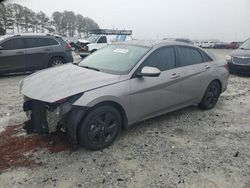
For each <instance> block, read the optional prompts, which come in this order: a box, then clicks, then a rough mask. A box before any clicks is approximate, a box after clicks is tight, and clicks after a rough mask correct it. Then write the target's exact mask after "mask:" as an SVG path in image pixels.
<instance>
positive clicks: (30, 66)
mask: <svg viewBox="0 0 250 188" xmlns="http://www.w3.org/2000/svg"><path fill="white" fill-rule="evenodd" d="M72 61H73V57H72V52H71V46H70V45H69V44H67V43H66V42H65V41H64V40H63V39H62V38H61V37H59V36H55V35H49V34H20V35H4V36H1V37H0V74H3V73H11V72H21V71H33V70H39V69H44V68H47V67H52V66H56V65H59V64H64V63H68V62H72Z"/></svg>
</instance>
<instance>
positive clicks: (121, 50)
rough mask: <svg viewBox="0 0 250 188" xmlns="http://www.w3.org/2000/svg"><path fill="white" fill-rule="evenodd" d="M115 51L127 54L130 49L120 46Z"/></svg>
mask: <svg viewBox="0 0 250 188" xmlns="http://www.w3.org/2000/svg"><path fill="white" fill-rule="evenodd" d="M114 52H117V53H123V54H126V53H128V49H119V48H117V49H115V50H114Z"/></svg>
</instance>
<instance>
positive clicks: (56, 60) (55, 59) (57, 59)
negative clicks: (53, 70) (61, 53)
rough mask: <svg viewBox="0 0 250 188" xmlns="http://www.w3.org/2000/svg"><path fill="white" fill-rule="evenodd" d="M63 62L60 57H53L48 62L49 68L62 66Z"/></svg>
mask: <svg viewBox="0 0 250 188" xmlns="http://www.w3.org/2000/svg"><path fill="white" fill-rule="evenodd" d="M64 63H65V60H64V59H63V58H62V57H53V58H51V59H50V60H49V67H56V66H59V65H63V64H64Z"/></svg>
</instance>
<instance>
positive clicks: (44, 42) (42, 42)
mask: <svg viewBox="0 0 250 188" xmlns="http://www.w3.org/2000/svg"><path fill="white" fill-rule="evenodd" d="M25 41H26V45H27V48H37V47H44V46H53V45H58V44H59V43H58V42H57V41H56V40H55V39H51V38H26V39H25Z"/></svg>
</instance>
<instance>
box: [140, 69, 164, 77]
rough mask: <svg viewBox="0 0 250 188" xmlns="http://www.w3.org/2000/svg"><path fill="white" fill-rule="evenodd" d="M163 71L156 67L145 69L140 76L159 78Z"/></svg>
mask: <svg viewBox="0 0 250 188" xmlns="http://www.w3.org/2000/svg"><path fill="white" fill-rule="evenodd" d="M160 74H161V71H160V70H159V69H157V68H155V67H148V66H146V67H143V68H142V70H141V72H140V73H139V74H138V76H147V77H158V76H159V75H160Z"/></svg>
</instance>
